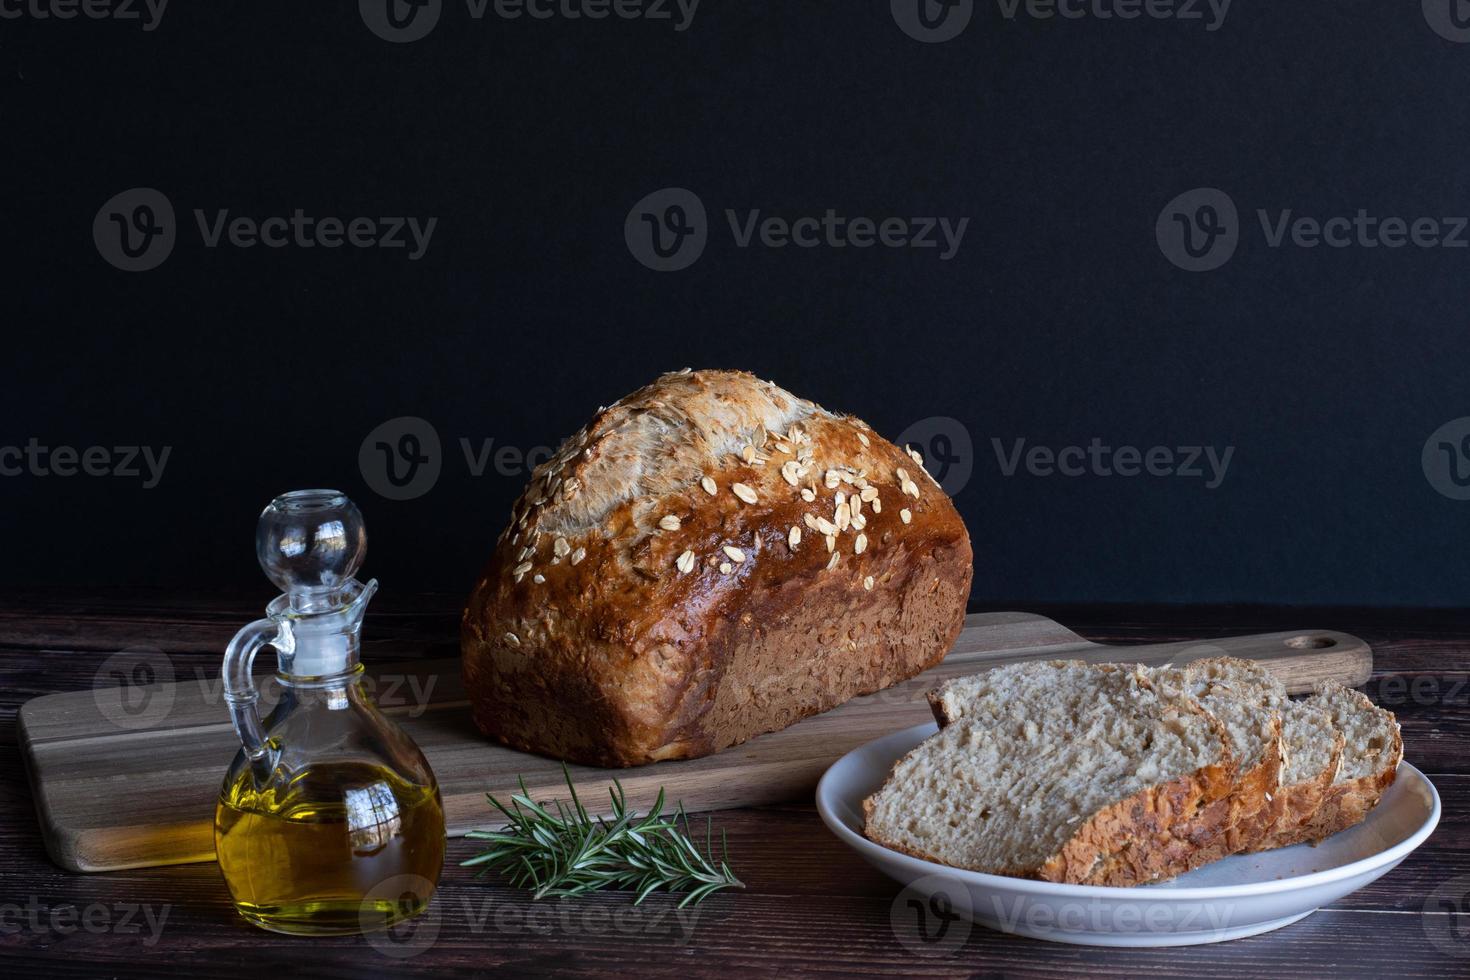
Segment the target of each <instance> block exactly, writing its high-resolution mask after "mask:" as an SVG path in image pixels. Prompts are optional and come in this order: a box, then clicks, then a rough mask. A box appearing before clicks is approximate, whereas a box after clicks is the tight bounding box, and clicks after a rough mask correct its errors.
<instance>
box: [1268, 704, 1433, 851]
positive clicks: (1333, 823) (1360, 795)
mask: <svg viewBox="0 0 1470 980" xmlns="http://www.w3.org/2000/svg"><path fill="white" fill-rule="evenodd" d="M1379 710H1382V709H1379ZM1392 731H1393V742H1392V744H1391V745H1390V747H1389V751H1388V759H1389V762H1388V764H1387V765H1385V766H1384V767H1383V768H1381V769H1379V770H1378V771H1377V772H1373V773H1369V774H1368V775H1366V776H1360V777H1359V778H1357V779H1349V780H1346V781H1344V782H1341V783H1333V784H1332V785H1331V786H1329V787H1328V788H1327V790H1326V792H1325V793H1323V794H1322V803H1321V805H1320V806H1318V807H1317V808H1316V809H1315V810H1314V811H1313V812H1312V813H1311V814H1310V815H1309V816H1308V817H1307V818H1306V819H1305V820H1303V821H1301V822H1300V823H1299V824H1298V825H1296V827H1295V828H1294V829H1292V830H1291V831H1289V832H1286V833H1283V834H1280V835H1278V838H1277V841H1278V842H1277V843H1275V844H1274V845H1273V846H1275V847H1286V846H1288V845H1291V844H1302V843H1312V844H1315V843H1317V842H1318V841H1320V840H1324V839H1326V838H1328V837H1331V836H1332V835H1333V834H1335V833H1337V832H1338V831H1339V830H1346V829H1347V828H1349V827H1352V826H1355V825H1357V824H1359V823H1361V822H1362V821H1363V818H1364V817H1366V816H1367V815H1368V811H1369V810H1371V809H1373V808H1374V807H1375V806H1377V805H1378V801H1379V800H1380V799H1381V798H1382V797H1383V793H1384V791H1385V790H1386V789H1388V788H1389V787H1390V786H1392V785H1393V781H1394V780H1395V779H1396V778H1398V767H1399V763H1400V762H1402V761H1403V758H1404V742H1403V737H1402V736H1401V735H1400V734H1399V727H1398V724H1397V723H1395V724H1393V727H1392ZM1336 768H1337V767H1336V766H1334V767H1333V769H1334V771H1335V770H1336Z"/></svg>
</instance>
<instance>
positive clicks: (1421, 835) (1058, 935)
mask: <svg viewBox="0 0 1470 980" xmlns="http://www.w3.org/2000/svg"><path fill="white" fill-rule="evenodd" d="M937 730H938V728H937V726H936V725H934V724H933V723H932V722H931V723H929V724H925V725H918V726H915V727H914V728H909V729H905V730H904V731H901V732H895V733H894V734H892V735H889V736H887V737H885V738H880V739H877V740H876V741H872V742H869V743H868V744H867V745H864V746H862V747H861V748H859V749H855V750H853V751H852V752H849V753H848V754H847V755H845V756H843V757H842V758H841V759H839V760H838V761H837V762H836V763H834V764H833V765H832V767H831V768H830V769H828V770H827V773H826V775H824V776H823V777H822V781H821V783H820V784H819V785H818V786H817V809H818V811H819V812H820V813H821V815H822V820H823V821H824V822H826V824H827V826H828V827H829V828H831V830H832V832H833V833H835V834H836V835H837V836H838V837H840V838H841V839H842V840H843V841H844V842H845V843H846V844H847V845H848V846H849V847H851V848H853V849H854V850H856V851H857V852H858V853H859V854H861V855H862V856H863V858H864V859H866V860H867V861H868V863H870V864H872V865H873V866H875V867H876V868H878V869H879V870H880V871H882V872H883V873H884V874H886V875H888V876H889V877H890V878H893V879H894V880H896V881H898V882H900V883H902V884H903V885H904V886H906V887H905V889H904V894H903V895H900V897H899V899H896V900H895V902H894V929H895V932H896V933H899V932H900V930H902V929H905V928H906V929H907V930H909V931H910V932H913V931H914V930H917V932H916V933H914V935H915V936H917V937H918V938H917V940H916V941H920V942H927V941H930V937H933V936H940V937H943V936H945V935H946V930H945V929H944V928H942V927H943V926H944V924H945V922H946V921H948V922H955V921H961V920H968V921H969V922H978V923H980V924H982V925H985V926H988V927H989V928H992V929H999V930H1001V931H1003V932H1012V933H1017V934H1019V935H1023V936H1030V937H1032V938H1036V939H1047V940H1051V941H1053V942H1063V943H1080V944H1084V945H1090V946H1191V945H1195V944H1199V943H1217V942H1223V941H1224V940H1227V939H1239V938H1240V937H1242V936H1254V935H1256V934H1257V933H1261V932H1268V931H1270V930H1272V929H1279V928H1281V927H1282V926H1285V925H1290V924H1291V923H1293V922H1296V921H1297V920H1298V919H1301V918H1303V917H1305V916H1307V915H1310V914H1311V913H1312V912H1313V911H1315V910H1316V909H1317V908H1319V907H1321V906H1323V905H1326V904H1328V903H1329V902H1334V901H1336V900H1337V899H1339V898H1342V897H1343V896H1344V895H1348V894H1351V893H1352V892H1355V891H1357V890H1358V889H1359V888H1362V887H1363V886H1364V885H1366V884H1368V883H1369V882H1371V881H1374V880H1375V879H1377V878H1379V877H1380V876H1382V875H1384V874H1386V873H1387V872H1389V871H1391V870H1393V868H1394V867H1395V866H1397V865H1398V863H1399V862H1400V861H1402V860H1403V859H1404V858H1405V857H1406V856H1408V854H1409V852H1410V851H1412V850H1414V848H1416V847H1418V846H1419V845H1420V844H1421V843H1423V842H1424V839H1425V838H1427V837H1428V836H1429V834H1430V833H1431V832H1432V831H1433V830H1434V827H1435V825H1436V824H1438V823H1439V794H1438V793H1436V792H1435V789H1434V786H1433V785H1432V784H1431V783H1430V782H1429V780H1428V779H1426V778H1425V777H1424V774H1423V773H1422V772H1420V771H1419V770H1418V769H1415V768H1414V767H1413V766H1411V765H1409V764H1408V763H1404V764H1403V765H1401V766H1399V772H1398V778H1397V779H1396V780H1395V781H1394V784H1393V786H1391V787H1390V788H1389V790H1388V792H1387V793H1385V794H1384V796H1383V800H1382V801H1381V802H1380V803H1379V804H1378V806H1376V807H1375V808H1374V809H1373V810H1372V811H1371V812H1370V813H1369V814H1368V818H1367V819H1366V820H1364V821H1363V822H1362V823H1361V824H1359V825H1358V826H1356V827H1351V828H1349V829H1347V830H1344V831H1342V832H1341V833H1339V834H1334V835H1333V836H1332V837H1330V838H1328V839H1327V840H1325V841H1323V842H1322V843H1320V844H1318V845H1317V846H1316V847H1312V846H1309V845H1306V844H1299V845H1297V846H1295V847H1286V848H1281V849H1279V850H1275V851H1267V852H1265V853H1262V854H1246V855H1236V856H1234V857H1228V858H1225V859H1223V860H1221V861H1216V862H1214V863H1213V864H1209V865H1206V866H1205V867H1203V868H1200V869H1199V870H1197V871H1192V872H1190V873H1189V874H1187V875H1182V876H1180V877H1179V878H1176V879H1175V880H1174V881H1171V882H1168V883H1166V884H1162V885H1146V886H1142V887H1138V888H1102V887H1098V886H1095V885H1061V884H1056V883H1054V882H1049V881H1029V880H1026V879H1022V878H1006V877H1003V876H1001V875H990V874H982V873H980V872H976V871H960V870H957V869H955V868H949V867H946V866H945V865H942V864H935V863H933V862H930V861H923V860H920V859H918V858H914V857H910V856H908V855H906V854H900V853H898V852H897V851H893V850H889V849H888V848H886V847H882V846H880V845H878V844H874V843H873V842H872V841H870V840H868V839H867V838H866V837H864V836H863V833H862V828H863V817H862V813H863V809H862V805H863V800H864V799H865V798H866V797H867V796H869V795H871V794H872V793H873V791H874V790H876V789H877V788H878V787H879V786H880V785H881V784H882V782H883V779H884V778H885V777H886V776H887V775H888V773H889V771H890V770H891V769H892V767H893V763H894V762H895V761H897V759H898V758H899V757H900V756H902V755H903V754H904V753H906V752H908V751H909V750H910V749H912V748H913V747H914V746H916V745H918V744H919V743H920V742H921V741H923V740H924V739H925V738H928V737H929V736H930V735H932V734H934V732H935V731H937ZM905 917H912V918H913V920H914V921H912V922H911V923H909V924H908V925H907V926H905V925H902V924H901V920H903V919H905ZM965 930H966V933H967V932H968V925H966V927H965ZM950 937H951V939H952V937H953V933H950ZM900 938H901V939H904V940H905V943H906V944H907V943H908V941H909V939H910V938H912V937H907V936H905V935H902V934H901V935H900Z"/></svg>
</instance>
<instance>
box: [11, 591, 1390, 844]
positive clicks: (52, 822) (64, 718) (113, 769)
mask: <svg viewBox="0 0 1470 980" xmlns="http://www.w3.org/2000/svg"><path fill="white" fill-rule="evenodd" d="M1225 655H1229V656H1235V657H1249V658H1253V659H1256V660H1260V661H1262V662H1263V663H1264V664H1265V665H1266V666H1267V667H1269V668H1270V669H1271V670H1272V672H1273V673H1275V674H1276V675H1277V676H1279V677H1280V678H1281V679H1282V681H1284V682H1285V683H1286V685H1287V687H1288V689H1289V690H1291V691H1292V692H1293V693H1302V692H1305V691H1308V690H1310V689H1311V688H1312V686H1313V685H1314V684H1315V683H1317V682H1318V681H1324V680H1333V681H1338V682H1340V683H1343V684H1347V685H1349V686H1353V687H1356V686H1358V685H1361V684H1364V683H1366V682H1367V680H1368V677H1369V675H1370V674H1371V672H1372V666H1373V654H1372V651H1371V650H1370V649H1369V647H1368V645H1367V644H1366V643H1364V642H1363V641H1362V640H1359V639H1357V638H1356V637H1353V636H1349V635H1347V634H1345V633H1335V632H1328V631H1310V632H1292V633H1270V634H1265V635H1260V636H1245V637H1236V638H1231V639H1223V640H1210V641H1208V642H1186V643H1164V644H1156V645H1149V646H1134V647H1108V646H1102V645H1100V644H1096V643H1091V642H1089V641H1087V640H1084V639H1082V638H1081V637H1080V636H1078V635H1077V634H1075V633H1073V632H1072V631H1070V630H1068V629H1065V628H1064V627H1062V626H1060V625H1058V624H1057V623H1055V622H1053V621H1052V620H1050V619H1046V618H1044V617H1041V616H1033V615H1030V614H1027V613H986V614H982V615H975V616H970V617H968V618H967V619H966V621H965V628H964V631H963V632H962V633H961V634H960V637H959V640H958V641H957V642H956V643H955V646H954V649H953V650H951V651H950V654H949V656H948V657H947V658H946V659H945V661H944V663H942V664H941V665H940V666H938V667H936V668H934V669H933V670H930V671H927V672H925V673H924V674H921V675H920V676H919V677H916V678H914V679H912V680H910V681H907V682H906V683H903V684H900V685H897V686H895V687H892V688H889V689H888V690H886V691H882V692H879V693H877V694H873V695H868V696H866V697H862V698H858V699H856V700H854V701H850V702H848V703H847V704H844V705H842V706H841V707H838V708H835V709H833V710H832V711H829V712H827V713H826V714H823V715H818V716H816V717H813V718H808V719H806V720H805V721H802V722H799V723H798V724H796V725H793V726H791V727H790V728H788V729H786V730H784V731H780V732H773V733H771V734H769V735H763V736H761V737H759V738H756V739H752V740H751V741H749V742H747V743H745V744H744V745H739V746H736V747H734V748H732V749H729V750H727V751H725V752H722V753H720V754H718V755H714V756H709V757H707V758H704V759H693V760H689V761H684V762H664V763H658V764H655V765H650V766H642V767H640V768H637V769H622V770H606V769H593V768H587V767H582V766H573V767H571V775H572V779H573V780H574V782H575V783H576V786H577V792H578V793H579V794H580V795H581V797H582V799H583V801H584V802H586V803H588V804H589V808H591V804H593V803H594V802H595V801H601V800H605V799H606V798H607V788H608V787H609V786H610V785H611V780H612V778H613V777H614V776H616V777H617V778H618V779H619V780H621V782H622V784H623V787H624V789H625V790H626V791H627V793H628V797H629V799H630V800H631V801H634V802H635V803H636V804H637V805H638V806H639V807H640V808H643V807H646V806H647V805H648V804H649V803H651V802H652V801H653V798H654V797H655V796H656V795H657V792H658V788H659V787H660V786H662V787H664V788H665V789H666V790H667V792H668V796H669V799H670V801H671V802H672V801H675V800H682V801H683V803H684V806H685V808H686V809H687V810H689V811H691V812H694V811H702V810H718V809H722V808H726V807H736V806H752V805H757V804H762V803H776V802H782V801H789V800H805V799H810V797H811V794H812V791H813V790H814V788H815V787H816V783H817V780H818V778H820V776H821V775H822V773H823V772H824V771H825V770H826V768H827V766H829V765H830V764H831V763H832V762H834V761H835V760H836V759H838V758H839V757H840V756H842V755H844V754H845V753H847V752H848V751H849V750H851V749H853V748H856V747H857V746H859V745H861V744H863V743H864V742H867V741H869V740H871V739H874V738H877V737H879V736H881V735H886V734H888V733H890V732H893V731H896V730H898V729H900V728H907V727H909V726H910V725H915V724H918V723H919V722H922V721H926V720H929V719H930V717H931V715H930V713H929V706H928V703H927V702H926V700H925V697H924V695H925V692H926V691H928V690H929V689H930V688H931V687H933V686H934V685H935V684H936V683H937V682H939V681H941V680H943V679H945V678H948V677H955V676H962V675H964V674H971V673H976V672H978V671H981V670H985V669H987V668H989V667H995V666H999V665H1001V664H1007V663H1014V662H1017V661H1022V660H1040V659H1056V658H1060V657H1065V658H1077V659H1083V660H1087V661H1091V662H1095V663H1102V662H1106V661H1139V662H1142V663H1145V664H1148V665H1150V666H1161V665H1164V664H1168V663H1175V664H1183V663H1188V662H1190V661H1192V660H1198V659H1200V658H1202V657H1214V656H1225ZM369 675H370V676H372V677H373V678H374V679H375V687H374V690H375V692H376V694H377V697H378V699H379V703H380V704H382V705H383V707H384V709H385V710H386V711H387V713H388V714H390V715H392V716H394V717H395V719H396V720H397V721H398V722H399V724H401V725H402V726H403V727H404V728H405V729H406V730H407V731H408V733H409V734H410V735H411V736H413V738H414V740H415V741H416V742H418V744H419V745H420V746H421V747H422V748H423V750H424V753H425V754H426V755H427V756H428V758H429V762H430V764H431V765H432V766H433V767H434V772H435V774H436V775H437V776H438V778H439V785H440V789H441V791H442V793H443V796H444V812H445V821H446V823H447V825H448V830H449V834H450V835H451V836H459V835H462V834H464V833H465V832H466V831H469V830H472V829H474V828H476V827H486V826H492V825H494V820H493V819H492V815H493V811H492V810H491V809H490V807H489V806H488V805H487V804H486V802H485V794H486V793H487V792H490V793H494V794H495V795H497V796H499V797H501V798H502V799H504V798H506V797H507V796H509V794H510V793H511V792H512V791H513V790H514V788H515V785H516V778H517V776H521V777H524V778H525V781H526V785H527V786H528V787H529V788H530V790H531V791H532V795H533V796H534V797H535V798H536V799H538V800H540V799H549V798H552V797H554V796H565V795H566V785H565V783H564V782H563V776H562V770H561V765H560V763H557V762H554V761H552V760H549V759H543V758H541V757H539V756H534V755H527V754H525V753H522V752H516V751H514V750H512V749H507V748H504V747H502V746H499V745H495V744H493V743H491V742H489V741H488V740H486V739H485V738H484V737H483V736H482V735H480V733H479V732H478V731H476V729H475V727H474V725H473V723H472V722H471V721H470V713H469V711H468V710H467V704H468V702H467V700H466V697H465V692H464V688H463V685H462V684H461V682H460V674H459V661H458V660H457V659H447V660H430V661H418V662H414V663H410V664H405V665H390V666H383V667H374V668H370V669H369ZM268 676H269V675H265V676H262V677H261V678H260V683H261V686H262V689H263V692H264V695H265V697H264V700H265V702H266V703H267V704H270V703H273V700H274V694H275V685H274V683H273V682H270V681H268ZM140 704H141V705H144V706H145V709H143V710H140V709H139V707H138V706H139V705H140ZM20 742H21V747H22V754H23V756H24V758H25V761H26V768H27V771H28V772H29V774H30V780H31V788H32V790H33V793H34V796H35V800H36V810H37V813H38V815H39V817H40V821H41V829H42V833H43V835H44V837H45V841H46V849H47V851H48V852H49V853H50V855H51V858H52V860H54V861H55V862H56V863H57V864H59V865H61V866H62V867H64V868H67V869H69V870H72V871H116V870H121V869H124V868H141V867H151V866H155V865H164V864H182V863H186V862H191V861H212V860H214V836H213V819H214V802H215V798H216V795H217V794H218V792H219V787H220V780H221V779H222V778H223V775H224V771H225V767H226V766H227V765H229V762H230V760H231V758H233V757H234V754H235V751H236V750H237V749H238V748H239V743H238V742H237V741H236V738H235V733H234V730H233V729H232V728H231V727H230V722H229V718H228V714H227V711H226V709H225V706H224V701H223V698H222V697H221V694H220V687H219V683H218V681H217V680H214V681H208V682H205V681H199V682H189V681H185V682H180V683H173V684H163V685H156V686H154V687H151V688H144V689H142V690H139V689H136V688H135V689H124V688H122V687H102V688H98V689H96V690H93V691H77V692H72V693H67V694H53V695H48V696H46V697H40V698H36V699H34V700H32V701H30V702H28V703H27V704H25V705H24V706H22V708H21V711H20Z"/></svg>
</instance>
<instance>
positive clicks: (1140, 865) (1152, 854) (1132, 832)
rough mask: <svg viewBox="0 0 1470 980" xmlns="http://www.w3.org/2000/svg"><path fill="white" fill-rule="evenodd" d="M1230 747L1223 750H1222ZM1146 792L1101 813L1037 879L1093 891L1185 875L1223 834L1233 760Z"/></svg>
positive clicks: (1085, 824)
mask: <svg viewBox="0 0 1470 980" xmlns="http://www.w3.org/2000/svg"><path fill="white" fill-rule="evenodd" d="M1222 747H1223V743H1222ZM1224 751H1225V754H1226V761H1223V762H1221V763H1217V764H1214V765H1209V766H1205V767H1204V768H1202V769H1199V770H1198V771H1196V772H1193V773H1190V774H1188V775H1185V776H1180V777H1178V778H1176V779H1171V780H1169V781H1168V782H1165V783H1160V784H1158V785H1156V786H1150V787H1148V788H1147V789H1144V790H1141V791H1140V792H1138V793H1136V794H1134V795H1133V796H1132V797H1129V798H1128V799H1126V800H1123V801H1121V802H1119V803H1115V804H1113V805H1112V806H1110V807H1107V808H1105V809H1103V810H1100V811H1098V813H1096V814H1094V815H1093V816H1092V817H1091V818H1090V819H1089V820H1088V821H1087V822H1085V823H1084V824H1082V826H1081V828H1080V829H1079V830H1078V831H1077V833H1076V834H1075V835H1074V836H1073V837H1072V839H1071V840H1069V841H1068V842H1067V844H1066V845H1065V846H1064V847H1063V848H1062V851H1061V853H1059V854H1057V855H1056V856H1054V857H1053V858H1051V859H1050V860H1049V861H1048V862H1047V863H1046V864H1044V865H1043V866H1042V868H1041V870H1040V873H1039V874H1038V877H1041V878H1044V879H1046V880H1047V881H1064V882H1068V883H1081V884H1088V885H1141V884H1147V883H1148V882H1152V881H1163V880H1166V879H1168V878H1173V877H1174V876H1176V875H1178V874H1180V873H1181V872H1182V871H1184V870H1185V869H1186V866H1187V864H1188V862H1189V859H1190V857H1191V855H1193V854H1194V853H1195V852H1197V851H1198V850H1199V849H1200V848H1201V847H1203V846H1205V845H1206V844H1207V843H1208V842H1210V841H1212V840H1214V839H1216V838H1217V837H1218V836H1220V835H1221V834H1222V833H1224V824H1225V821H1226V819H1227V818H1228V815H1229V809H1230V806H1229V794H1230V790H1231V787H1232V786H1234V784H1235V779H1234V775H1235V768H1234V765H1233V764H1232V763H1231V762H1229V761H1228V756H1229V752H1228V749H1225V750H1224Z"/></svg>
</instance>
